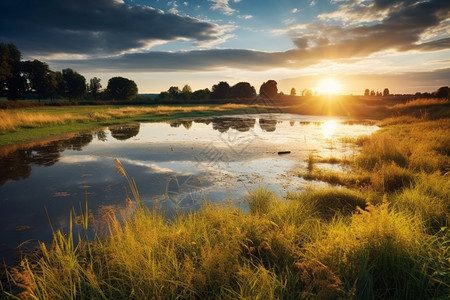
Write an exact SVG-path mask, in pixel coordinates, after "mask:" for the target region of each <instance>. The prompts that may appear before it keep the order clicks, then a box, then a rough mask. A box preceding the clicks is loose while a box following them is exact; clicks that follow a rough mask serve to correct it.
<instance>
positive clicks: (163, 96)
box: [158, 92, 174, 101]
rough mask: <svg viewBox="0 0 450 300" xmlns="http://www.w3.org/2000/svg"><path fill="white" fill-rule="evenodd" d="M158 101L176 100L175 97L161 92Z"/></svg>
mask: <svg viewBox="0 0 450 300" xmlns="http://www.w3.org/2000/svg"><path fill="white" fill-rule="evenodd" d="M158 100H161V101H171V100H174V97H173V96H172V95H171V94H170V93H169V92H161V93H159V95H158Z"/></svg>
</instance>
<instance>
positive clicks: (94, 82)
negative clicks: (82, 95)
mask: <svg viewBox="0 0 450 300" xmlns="http://www.w3.org/2000/svg"><path fill="white" fill-rule="evenodd" d="M101 88H102V85H101V83H100V78H97V77H94V78H91V79H89V85H88V91H89V93H90V94H91V95H92V96H93V97H94V99H97V98H98V95H99V94H100V90H101Z"/></svg>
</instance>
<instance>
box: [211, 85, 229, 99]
mask: <svg viewBox="0 0 450 300" xmlns="http://www.w3.org/2000/svg"><path fill="white" fill-rule="evenodd" d="M229 92H230V85H229V84H228V83H227V82H226V81H221V82H219V83H218V84H215V85H213V86H212V89H211V99H226V98H227V97H228V93H229Z"/></svg>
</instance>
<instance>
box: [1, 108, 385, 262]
mask: <svg viewBox="0 0 450 300" xmlns="http://www.w3.org/2000/svg"><path fill="white" fill-rule="evenodd" d="M377 129H378V127H377V126H374V125H372V124H370V122H368V123H364V122H363V123H361V122H356V123H353V122H349V121H348V120H347V119H345V118H334V119H331V118H326V117H316V116H301V115H293V114H259V115H240V116H239V115H238V116H222V117H211V118H196V119H189V120H188V119H186V120H177V121H172V122H164V123H141V124H128V125H115V126H110V127H108V128H105V129H103V130H100V131H95V132H83V133H79V134H76V135H72V136H70V137H68V138H64V139H59V140H56V141H50V142H41V143H36V144H34V145H28V146H20V145H16V146H15V147H14V148H11V147H9V148H3V149H2V148H0V158H1V160H0V259H1V258H3V259H5V260H6V261H10V260H11V259H12V257H13V255H14V253H15V252H16V249H17V247H18V246H19V248H24V247H30V246H34V245H36V243H37V240H41V241H49V240H50V239H51V226H53V227H54V228H65V227H67V226H68V222H69V213H70V210H71V209H75V211H77V212H78V213H79V212H80V206H82V207H84V205H85V203H86V201H87V203H88V206H89V211H90V214H91V215H92V216H94V218H96V219H101V216H102V214H104V213H105V211H111V210H114V211H115V212H116V213H117V214H127V213H130V209H131V208H130V207H129V205H128V206H127V201H126V200H125V199H126V198H127V196H129V197H132V194H131V192H130V189H129V187H128V184H127V181H126V179H125V178H124V177H123V176H121V175H120V174H119V173H118V171H117V169H116V167H115V163H114V159H115V158H118V159H119V160H120V162H121V163H122V165H123V167H124V168H125V170H126V171H127V173H128V174H129V175H130V177H133V178H134V179H135V181H136V184H137V186H138V189H139V192H140V195H141V198H142V200H143V201H144V202H145V203H146V205H147V206H149V207H154V206H158V207H164V208H167V213H168V214H169V215H170V214H171V213H173V212H174V211H186V210H190V209H197V208H198V207H199V206H200V205H202V203H204V201H210V202H220V203H226V202H227V203H231V204H234V205H238V206H241V207H242V208H243V209H246V205H245V196H246V194H247V192H248V191H249V190H252V189H254V188H257V187H260V186H262V187H267V188H269V189H271V190H273V191H275V192H277V193H278V194H279V195H280V196H283V195H284V194H285V193H286V191H288V190H297V191H301V190H302V189H305V188H307V187H308V186H310V185H311V184H314V185H325V184H324V183H317V182H315V183H311V182H307V181H305V180H303V179H302V178H300V177H298V176H297V175H295V171H299V170H300V171H301V170H304V169H305V168H306V166H307V163H306V161H305V160H306V159H307V157H308V156H309V154H310V153H313V154H314V156H315V157H323V158H328V157H336V158H342V157H347V158H351V157H353V156H354V155H355V154H356V151H357V149H355V148H354V146H352V144H351V143H346V142H345V139H343V138H354V137H358V136H361V135H368V134H371V133H373V132H374V131H376V130H377ZM319 165H320V164H319ZM320 167H322V168H336V169H338V168H339V167H337V166H333V165H327V164H321V166H320ZM128 204H129V203H128Z"/></svg>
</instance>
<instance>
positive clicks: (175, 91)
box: [167, 86, 181, 100]
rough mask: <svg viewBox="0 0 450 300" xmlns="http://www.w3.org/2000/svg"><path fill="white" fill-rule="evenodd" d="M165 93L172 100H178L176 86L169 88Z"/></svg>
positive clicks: (178, 90) (178, 93) (178, 95)
mask: <svg viewBox="0 0 450 300" xmlns="http://www.w3.org/2000/svg"><path fill="white" fill-rule="evenodd" d="M167 92H168V93H169V94H170V95H171V96H172V99H177V100H178V99H180V98H181V97H180V92H181V91H180V89H179V88H178V87H177V86H171V87H170V88H169V89H168V90H167Z"/></svg>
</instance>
